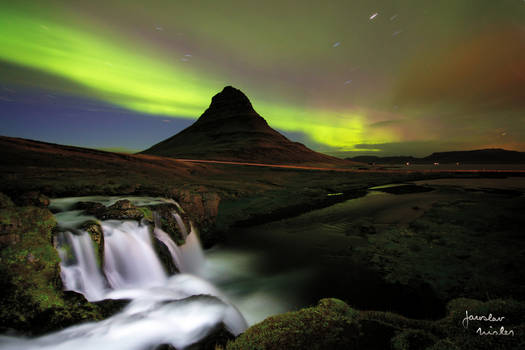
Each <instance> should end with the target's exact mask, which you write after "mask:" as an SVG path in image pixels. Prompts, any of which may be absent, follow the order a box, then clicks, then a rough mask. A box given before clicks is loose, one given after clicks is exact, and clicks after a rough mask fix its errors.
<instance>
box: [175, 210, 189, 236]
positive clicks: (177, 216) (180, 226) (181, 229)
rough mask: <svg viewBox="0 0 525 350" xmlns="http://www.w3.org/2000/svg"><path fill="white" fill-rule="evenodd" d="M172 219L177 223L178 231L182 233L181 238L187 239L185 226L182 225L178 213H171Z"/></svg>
mask: <svg viewBox="0 0 525 350" xmlns="http://www.w3.org/2000/svg"><path fill="white" fill-rule="evenodd" d="M173 217H174V218H175V221H177V225H178V226H179V230H180V232H181V233H182V238H184V239H186V237H188V229H186V225H184V221H182V218H181V217H180V215H179V214H178V213H173Z"/></svg>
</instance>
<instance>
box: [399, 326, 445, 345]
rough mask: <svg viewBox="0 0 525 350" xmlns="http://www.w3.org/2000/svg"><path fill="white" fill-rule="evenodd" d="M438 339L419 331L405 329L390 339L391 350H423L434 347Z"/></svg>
mask: <svg viewBox="0 0 525 350" xmlns="http://www.w3.org/2000/svg"><path fill="white" fill-rule="evenodd" d="M437 340H438V338H437V337H436V336H434V335H433V334H430V333H428V332H426V331H424V330H421V329H407V330H404V331H402V332H401V333H399V334H398V335H396V336H395V337H394V338H393V339H392V349H393V350H423V349H425V348H427V347H429V346H431V345H434V344H435V343H436V341H437Z"/></svg>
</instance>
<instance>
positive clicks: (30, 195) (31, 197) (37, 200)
mask: <svg viewBox="0 0 525 350" xmlns="http://www.w3.org/2000/svg"><path fill="white" fill-rule="evenodd" d="M15 201H16V203H17V204H18V205H21V206H35V207H41V208H45V207H47V206H49V203H50V201H49V198H48V197H47V196H46V195H44V194H42V193H40V192H38V191H30V192H25V193H23V194H22V195H21V196H20V197H18V198H16V199H15Z"/></svg>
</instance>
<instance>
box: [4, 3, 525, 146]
mask: <svg viewBox="0 0 525 350" xmlns="http://www.w3.org/2000/svg"><path fill="white" fill-rule="evenodd" d="M13 3H15V1H7V0H0V120H1V124H0V125H1V126H0V134H1V135H6V136H16V137H24V138H30V139H36V140H42V141H48V142H55V143H61V144H69V145H78V146H86V147H93V148H101V149H111V150H129V151H138V150H142V149H145V148H147V147H149V146H151V145H152V144H154V143H157V142H159V141H160V140H162V139H164V138H167V137H169V136H171V135H173V134H175V133H176V132H178V131H180V130H182V129H183V128H185V127H187V126H188V125H190V124H191V123H192V122H193V121H194V120H195V119H196V118H198V117H199V116H200V114H202V112H204V110H205V109H206V108H207V107H208V105H209V103H210V100H211V97H212V96H213V95H214V94H216V93H218V92H219V91H221V90H222V88H223V87H224V86H226V85H232V86H235V87H236V88H239V89H241V90H242V91H243V92H244V93H245V94H246V95H247V96H248V97H249V98H250V99H251V101H252V104H253V105H254V108H255V109H256V111H257V112H259V114H260V115H262V116H263V117H264V118H265V119H266V120H267V121H268V122H269V124H270V125H271V126H272V127H274V128H275V129H278V130H279V131H281V132H283V133H284V134H285V135H287V136H288V137H290V138H292V139H293V140H294V141H300V142H303V143H305V144H306V145H308V146H310V147H311V148H313V149H315V150H318V151H323V152H327V153H331V154H335V155H339V156H354V155H357V154H376V155H400V154H403V155H414V156H424V155H428V154H430V153H431V152H435V151H447V150H466V149H479V148H494V147H498V148H506V149H514V150H520V151H525V1H524V0H469V1H467V0H440V1H433V0H420V1H416V0H412V1H408V0H400V1H395V0H389V1H386V0H385V1H373V0H361V1H351V0H342V1H329V0H328V1H319V2H315V4H311V2H307V1H283V0H278V1H273V0H271V1H261V0H256V1H252V0H236V1H227V0H221V1H179V0H173V1H167V0H166V1H130V0H122V1H110V0H104V1H100V0H90V1H70V0H68V1H66V0H63V1H58V0H48V1H38V2H37V1H34V0H32V1H27V2H24V1H16V4H13Z"/></svg>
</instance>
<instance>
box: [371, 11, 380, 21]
mask: <svg viewBox="0 0 525 350" xmlns="http://www.w3.org/2000/svg"><path fill="white" fill-rule="evenodd" d="M377 15H378V13H377V12H376V13H374V14H373V15H372V16H370V20H373V19H374V18H376V17H377Z"/></svg>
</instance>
